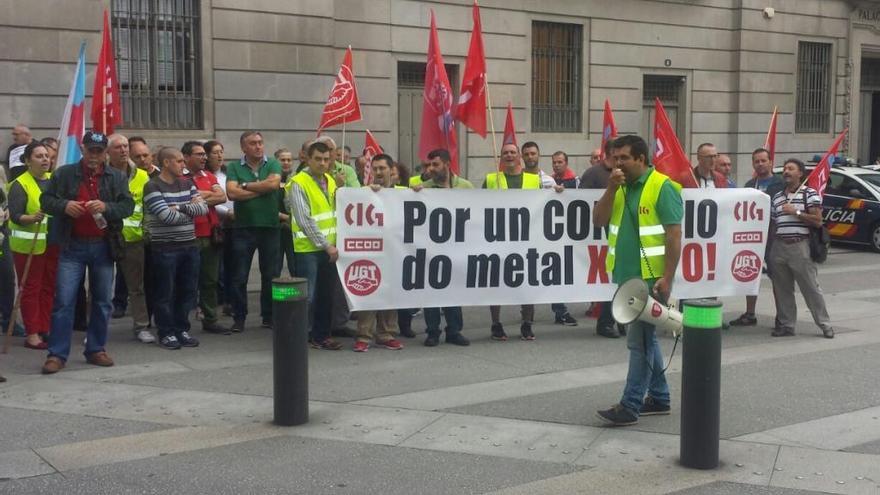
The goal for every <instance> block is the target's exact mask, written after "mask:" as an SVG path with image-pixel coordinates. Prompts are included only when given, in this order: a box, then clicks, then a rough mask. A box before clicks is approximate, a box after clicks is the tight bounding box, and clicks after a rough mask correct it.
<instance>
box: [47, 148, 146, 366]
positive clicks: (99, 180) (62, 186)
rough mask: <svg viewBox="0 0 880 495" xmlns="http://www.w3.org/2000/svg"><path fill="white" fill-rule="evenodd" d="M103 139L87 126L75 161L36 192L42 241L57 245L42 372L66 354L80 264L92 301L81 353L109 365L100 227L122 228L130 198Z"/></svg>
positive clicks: (109, 270) (106, 263) (106, 271)
mask: <svg viewBox="0 0 880 495" xmlns="http://www.w3.org/2000/svg"><path fill="white" fill-rule="evenodd" d="M107 145H108V141H107V136H106V135H104V134H102V133H99V132H94V131H89V132H87V133H86V134H85V135H84V136H83V139H82V154H83V157H82V159H81V160H80V162H79V163H74V164H70V165H69V166H63V167H59V168H58V169H57V170H56V171H55V173H54V174H52V178H51V179H49V187H48V188H47V189H46V192H44V193H43V194H42V196H40V204H41V206H42V208H43V210H44V211H45V212H46V213H47V214H49V215H51V219H50V222H49V237H48V242H49V244H57V245H58V246H59V247H60V249H61V254H60V256H59V260H58V274H57V279H56V289H55V305H54V308H53V309H52V328H51V330H50V332H49V357H48V359H47V360H46V363H45V364H44V365H43V373H45V374H51V373H57V372H58V371H60V370H61V369H62V368H64V365H65V363H66V362H67V358H68V356H69V355H70V343H71V337H72V332H73V313H74V307H75V306H76V295H77V291H78V290H79V287H80V284H81V283H82V280H83V277H84V276H85V272H86V268H88V272H89V291H90V292H91V300H92V305H91V314H90V316H89V326H88V330H87V335H86V343H85V352H84V354H85V357H86V361H87V362H88V363H90V364H94V365H96V366H113V360H112V359H111V358H110V356H109V355H107V352H106V350H105V349H104V345H105V344H106V342H107V327H108V320H109V318H110V311H111V310H112V309H113V304H112V303H111V302H110V298H111V295H112V285H113V258H112V256H111V251H110V249H111V248H110V243H109V242H108V239H107V235H106V233H107V231H108V230H112V231H120V230H122V220H123V219H124V218H127V217H129V216H131V214H132V213H133V212H134V201H133V200H132V199H131V194H130V193H129V191H128V180H127V178H126V176H125V175H124V174H123V173H122V172H120V171H118V170H116V169H114V168H112V167H107V166H105V164H104V158H105V151H106V150H107Z"/></svg>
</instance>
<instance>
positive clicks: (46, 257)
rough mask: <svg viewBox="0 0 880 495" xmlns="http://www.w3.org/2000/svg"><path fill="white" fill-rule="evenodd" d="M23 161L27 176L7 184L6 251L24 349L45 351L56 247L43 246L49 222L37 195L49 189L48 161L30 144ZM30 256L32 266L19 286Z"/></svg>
mask: <svg viewBox="0 0 880 495" xmlns="http://www.w3.org/2000/svg"><path fill="white" fill-rule="evenodd" d="M22 160H23V161H24V163H25V165H26V166H27V172H25V173H23V174H21V175H20V176H18V178H16V179H15V180H14V181H12V182H10V183H9V217H10V219H9V230H10V236H9V237H10V238H9V248H10V250H11V251H12V253H13V258H14V260H15V271H16V272H17V273H18V284H19V291H21V317H22V320H24V327H25V330H26V332H27V337H26V339H25V341H24V346H25V347H28V348H30V349H46V347H47V344H46V342H45V338H46V337H47V336H48V334H49V327H50V322H51V316H52V302H53V300H54V297H55V273H56V271H57V269H58V246H55V245H53V246H48V245H47V244H46V235H47V233H48V231H49V228H48V223H49V220H48V217H47V215H46V214H45V213H43V211H42V209H40V195H41V194H42V193H43V191H44V190H45V189H46V187H47V186H48V185H49V176H50V174H49V168H50V166H51V159H50V156H49V150H48V149H47V148H46V147H45V146H44V145H42V144H40V143H37V142H33V143H31V144H29V145H28V146H27V147H26V148H25V150H24V153H23V154H22ZM35 238H36V240H35ZM29 255H30V256H31V265H30V269H29V270H28V276H27V279H26V280H25V281H24V283H23V284H22V278H24V267H25V264H26V263H27V259H28V256H29Z"/></svg>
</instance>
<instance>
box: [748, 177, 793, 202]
mask: <svg viewBox="0 0 880 495" xmlns="http://www.w3.org/2000/svg"><path fill="white" fill-rule="evenodd" d="M756 182H757V179H755V178H754V177H752V178H751V179H749V180H748V182H746V185H745V186H743V187H751V188H757V186H756ZM783 189H785V181H783V180H782V177H780V176H778V175H774V176H772V177H771V178H770V182H769V183H768V184H767V190H766V191H764V194H766V195H767V196H770V197H771V198H772V197H773V196H775V195H776V193H778V192H779V191H782V190H783Z"/></svg>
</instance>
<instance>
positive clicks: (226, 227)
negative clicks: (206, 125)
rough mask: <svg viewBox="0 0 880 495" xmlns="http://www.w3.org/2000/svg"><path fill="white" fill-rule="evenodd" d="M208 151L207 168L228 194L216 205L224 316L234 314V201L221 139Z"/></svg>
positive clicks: (219, 301) (208, 146) (209, 144)
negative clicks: (219, 230) (220, 236)
mask: <svg viewBox="0 0 880 495" xmlns="http://www.w3.org/2000/svg"><path fill="white" fill-rule="evenodd" d="M204 148H205V152H206V153H208V162H207V163H206V164H205V169H206V170H207V171H209V172H211V173H212V174H214V176H215V177H217V183H218V184H220V188H221V189H223V194H226V202H225V203H223V204H219V205H216V206H215V207H214V209H215V211H216V212H217V219H218V220H219V221H220V225H221V226H222V227H223V249H222V251H223V253H222V256H221V257H220V270H219V280H220V282H219V288H218V290H217V304H218V305H221V306H222V307H223V311H222V312H223V315H224V316H232V275H233V274H232V269H231V268H230V267H233V266H235V261H234V253H233V252H232V237H233V234H234V232H235V229H233V228H232V224H233V219H234V217H235V215H234V214H233V209H234V207H235V206H234V203H233V202H232V200H231V199H229V194H228V193H227V192H226V165H225V164H224V163H223V155H224V149H223V144H222V143H221V142H220V141H208V142H206V143H205V145H204Z"/></svg>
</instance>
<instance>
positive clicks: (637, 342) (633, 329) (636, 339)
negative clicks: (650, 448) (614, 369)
mask: <svg viewBox="0 0 880 495" xmlns="http://www.w3.org/2000/svg"><path fill="white" fill-rule="evenodd" d="M609 306H610V304H609ZM626 348H627V349H629V371H628V372H627V374H626V387H625V388H624V389H623V398H622V399H620V403H621V405H623V407H625V408H626V409H627V410H628V411H629V412H631V413H633V414H635V415H636V416H638V415H639V411H640V410H641V408H642V402H643V401H644V399H645V393H646V392H647V393H648V395H650V396H651V397H652V398H653V399H654V401H655V402H657V403H658V404H666V405H668V404H669V384H667V383H666V374H665V373H664V372H663V353H662V352H660V344H659V343H658V342H657V332H656V330H655V328H654V325H648V324H647V323H644V322H642V321H635V322H634V323H631V324H630V325H629V326H628V328H627V334H626Z"/></svg>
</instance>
